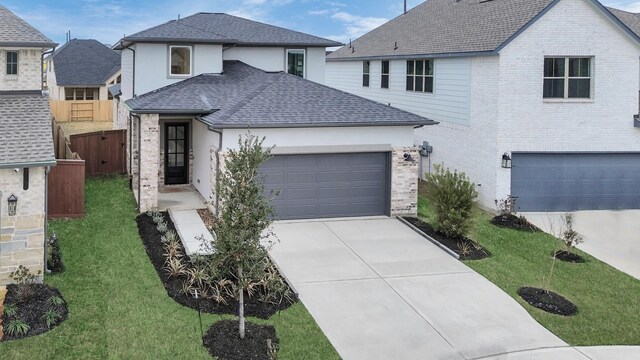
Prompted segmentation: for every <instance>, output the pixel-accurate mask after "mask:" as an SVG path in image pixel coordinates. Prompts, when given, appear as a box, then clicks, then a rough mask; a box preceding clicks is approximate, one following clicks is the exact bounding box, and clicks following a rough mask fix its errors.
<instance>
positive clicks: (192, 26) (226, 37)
mask: <svg viewBox="0 0 640 360" xmlns="http://www.w3.org/2000/svg"><path fill="white" fill-rule="evenodd" d="M195 15H197V14H193V15H191V16H187V17H186V18H184V19H181V20H177V21H176V24H178V25H181V26H184V27H189V28H192V29H197V30H200V31H204V32H206V33H209V34H213V35H216V36H218V37H220V38H222V39H225V40H234V39H229V37H228V36H226V35H222V34H218V33H215V32H213V31H209V30H206V29H202V28H199V27H197V26H194V25H191V24H183V23H182V22H183V21H184V20H185V19H188V18H190V17H192V16H195Z"/></svg>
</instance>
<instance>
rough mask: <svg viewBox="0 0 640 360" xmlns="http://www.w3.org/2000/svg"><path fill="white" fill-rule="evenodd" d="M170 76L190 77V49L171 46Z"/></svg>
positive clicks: (188, 47)
mask: <svg viewBox="0 0 640 360" xmlns="http://www.w3.org/2000/svg"><path fill="white" fill-rule="evenodd" d="M169 52H170V56H169V57H170V60H171V69H170V73H169V74H170V75H171V76H189V75H191V47H190V46H171V47H170V51H169Z"/></svg>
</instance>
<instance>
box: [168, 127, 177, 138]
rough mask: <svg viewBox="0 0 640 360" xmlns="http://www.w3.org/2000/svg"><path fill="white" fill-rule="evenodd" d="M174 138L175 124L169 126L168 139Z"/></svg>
mask: <svg viewBox="0 0 640 360" xmlns="http://www.w3.org/2000/svg"><path fill="white" fill-rule="evenodd" d="M175 138H176V128H175V126H169V139H175Z"/></svg>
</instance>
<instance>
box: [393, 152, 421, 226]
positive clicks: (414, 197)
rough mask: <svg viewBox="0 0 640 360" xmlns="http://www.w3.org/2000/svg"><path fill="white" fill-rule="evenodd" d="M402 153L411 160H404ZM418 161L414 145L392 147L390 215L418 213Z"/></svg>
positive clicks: (418, 157) (418, 156)
mask: <svg viewBox="0 0 640 360" xmlns="http://www.w3.org/2000/svg"><path fill="white" fill-rule="evenodd" d="M404 154H409V155H411V157H412V158H413V160H411V161H406V160H405V158H404ZM418 161H420V155H419V154H418V149H417V148H415V147H406V148H394V149H393V151H392V152H391V216H395V215H416V214H417V213H418Z"/></svg>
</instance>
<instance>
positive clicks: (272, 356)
mask: <svg viewBox="0 0 640 360" xmlns="http://www.w3.org/2000/svg"><path fill="white" fill-rule="evenodd" d="M279 350H280V345H278V343H275V342H273V341H271V339H267V357H268V358H269V360H278V351H279Z"/></svg>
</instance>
